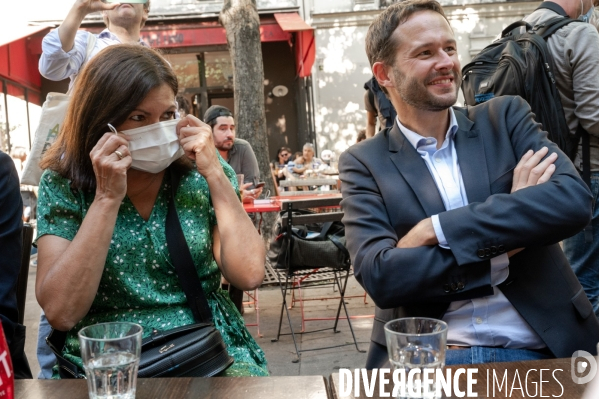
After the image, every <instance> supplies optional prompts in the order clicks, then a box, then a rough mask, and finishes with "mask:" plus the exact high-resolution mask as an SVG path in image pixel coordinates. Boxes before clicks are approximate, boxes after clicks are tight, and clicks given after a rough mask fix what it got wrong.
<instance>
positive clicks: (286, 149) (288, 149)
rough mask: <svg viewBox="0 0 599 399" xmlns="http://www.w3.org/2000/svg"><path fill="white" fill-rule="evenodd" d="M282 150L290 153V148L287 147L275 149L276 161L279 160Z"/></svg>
mask: <svg viewBox="0 0 599 399" xmlns="http://www.w3.org/2000/svg"><path fill="white" fill-rule="evenodd" d="M283 151H287V152H288V153H289V155H291V148H288V147H281V148H279V150H278V151H277V159H276V160H277V161H278V160H279V155H281V153H282V152H283Z"/></svg>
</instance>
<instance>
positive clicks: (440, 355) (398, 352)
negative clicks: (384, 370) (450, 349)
mask: <svg viewBox="0 0 599 399" xmlns="http://www.w3.org/2000/svg"><path fill="white" fill-rule="evenodd" d="M385 338H386V341H387V351H388V353H389V361H390V362H391V364H392V365H393V368H394V369H396V370H405V378H406V379H405V381H406V389H405V390H400V391H399V396H398V397H399V398H427V399H433V398H438V396H436V395H435V393H436V388H437V387H436V384H435V382H434V381H435V373H436V369H443V367H445V349H446V346H447V324H446V323H445V322H443V321H441V320H436V319H429V318H425V317H408V318H402V319H396V320H391V321H389V322H388V323H386V324H385ZM412 369H419V370H420V372H419V373H414V374H413V378H408V375H409V373H410V370H412ZM425 369H432V370H433V372H432V374H429V376H430V381H429V382H428V383H427V384H426V386H425V384H424V382H425V381H424V376H425Z"/></svg>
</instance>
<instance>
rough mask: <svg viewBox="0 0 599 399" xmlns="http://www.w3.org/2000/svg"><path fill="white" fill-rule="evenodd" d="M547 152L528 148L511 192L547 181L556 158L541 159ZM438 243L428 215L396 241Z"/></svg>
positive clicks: (403, 243)
mask: <svg viewBox="0 0 599 399" xmlns="http://www.w3.org/2000/svg"><path fill="white" fill-rule="evenodd" d="M548 152H549V149H548V148H547V147H543V148H541V149H540V150H539V151H537V152H534V151H533V150H529V151H528V152H527V153H526V154H524V156H523V157H522V159H520V162H518V165H517V166H516V168H515V169H514V177H513V181H512V190H511V193H514V192H516V191H518V190H521V189H523V188H526V187H529V186H534V185H537V184H542V183H545V182H547V181H549V179H550V178H551V175H553V172H555V164H554V162H555V160H556V159H557V154H556V153H552V154H551V155H549V156H548V157H546V158H545V159H543V157H545V156H546V155H547V153H548ZM438 243H439V241H438V240H437V235H436V234H435V230H434V228H433V223H432V221H431V218H430V217H429V218H426V219H424V220H422V221H421V222H419V223H418V224H417V225H416V226H414V227H413V228H412V229H411V230H410V231H409V232H408V233H407V234H406V235H405V236H403V237H402V238H401V239H400V240H399V241H398V242H397V248H415V247H421V246H424V245H437V244H438ZM522 249H523V248H518V249H514V250H512V251H509V252H508V256H513V255H515V254H517V253H518V252H520V251H522Z"/></svg>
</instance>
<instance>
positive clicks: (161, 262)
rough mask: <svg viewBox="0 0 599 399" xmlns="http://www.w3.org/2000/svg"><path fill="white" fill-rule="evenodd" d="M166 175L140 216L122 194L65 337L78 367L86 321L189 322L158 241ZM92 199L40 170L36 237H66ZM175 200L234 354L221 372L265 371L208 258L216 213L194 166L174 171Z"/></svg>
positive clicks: (164, 325) (162, 325)
mask: <svg viewBox="0 0 599 399" xmlns="http://www.w3.org/2000/svg"><path fill="white" fill-rule="evenodd" d="M221 164H222V166H223V169H224V170H225V174H226V175H227V177H228V178H229V180H230V181H231V183H232V184H233V186H234V187H235V189H236V191H238V187H237V179H236V176H235V172H234V171H233V169H231V167H230V166H229V165H227V164H226V163H225V162H224V161H223V160H222V159H221ZM168 176H169V174H168V173H165V178H164V180H163V181H162V186H161V189H160V191H159V193H158V196H157V198H156V202H155V204H154V208H153V210H152V213H151V215H150V217H149V219H148V220H147V221H145V220H144V219H143V218H142V217H141V216H140V215H139V213H138V212H137V210H136V209H135V207H134V206H133V204H132V202H131V201H130V200H129V198H128V197H125V198H124V199H123V202H122V204H121V207H120V209H119V213H118V216H117V220H116V225H115V228H114V233H113V236H112V240H111V243H110V248H109V250H108V256H107V257H106V264H105V266H104V272H103V274H102V279H101V281H100V286H99V287H98V292H97V294H96V298H95V299H94V302H93V304H92V307H91V309H90V311H89V312H88V314H87V315H86V316H85V317H84V318H83V319H82V320H81V321H80V322H79V323H78V324H77V325H76V326H75V327H73V329H71V331H70V332H69V333H68V336H67V341H66V349H65V352H64V354H65V358H67V359H69V360H70V361H73V362H74V363H76V364H78V365H79V366H82V362H81V358H80V350H79V341H78V338H77V332H78V331H79V330H80V329H81V328H83V327H85V326H88V325H90V324H95V323H103V322H108V321H128V322H134V323H139V324H140V325H141V326H142V327H143V329H144V335H143V336H144V338H145V337H147V336H148V335H149V334H150V331H152V329H154V328H156V329H159V330H169V329H172V328H176V327H180V326H184V325H188V324H193V323H194V322H195V321H194V319H193V315H192V313H191V310H190V309H189V307H188V306H187V305H186V302H187V300H186V298H185V293H184V292H183V290H182V288H181V286H180V284H179V281H178V278H177V275H176V272H175V268H174V266H173V265H172V263H171V260H170V255H169V252H168V249H167V248H166V246H165V243H166V236H165V229H164V226H165V221H166V213H167V210H168V202H169V201H170V200H171V195H170V187H169V178H168ZM93 199H94V193H86V192H82V191H80V190H71V188H70V183H69V180H67V179H65V178H64V177H62V176H60V175H58V174H57V173H55V172H53V171H46V172H44V174H43V176H42V179H41V182H40V186H39V200H38V209H39V211H38V225H37V228H38V239H39V237H41V236H44V235H46V234H50V235H55V236H58V237H62V238H65V239H67V240H70V241H72V240H73V238H74V237H75V235H76V234H77V231H78V230H79V227H80V226H81V223H82V222H83V219H84V218H85V215H86V214H87V211H88V209H89V207H90V205H91V203H92V201H93ZM175 201H176V202H177V203H176V208H177V214H178V216H179V220H180V222H181V227H182V229H183V234H184V235H185V239H186V240H187V244H188V246H189V249H190V252H191V254H192V258H193V260H194V263H195V265H196V269H197V272H198V275H199V277H200V280H201V282H202V288H203V289H204V293H205V294H206V297H207V299H208V303H209V305H210V308H211V310H212V315H213V317H214V323H215V326H216V328H217V329H218V330H219V331H220V333H221V334H222V337H223V340H224V342H225V344H226V345H227V350H228V352H229V354H230V355H231V356H232V357H233V358H234V359H235V363H234V364H233V365H232V366H231V367H229V368H228V369H227V370H225V371H224V372H223V373H222V374H221V376H226V377H231V376H267V375H268V369H267V363H266V358H265V356H264V352H263V351H262V349H260V347H259V346H258V344H257V343H256V342H255V341H254V339H253V338H252V336H251V335H250V333H249V332H248V330H247V328H246V327H245V324H244V321H243V318H242V317H241V315H240V314H239V312H238V311H237V309H236V308H235V306H234V305H233V303H232V302H231V300H230V299H229V296H228V293H226V292H225V291H223V290H221V289H220V271H219V269H218V266H217V264H216V262H215V260H214V257H213V255H212V234H211V231H212V228H213V227H214V226H215V225H216V216H215V212H214V208H213V207H212V203H211V198H210V192H209V190H208V184H207V182H206V180H205V179H204V178H203V177H202V176H201V175H200V174H199V173H198V172H197V171H196V170H195V169H194V170H192V171H189V172H187V173H186V174H185V175H183V176H182V178H181V182H180V184H179V188H178V190H177V194H176V196H175ZM240 244H241V243H240ZM54 375H55V376H57V372H55V373H54Z"/></svg>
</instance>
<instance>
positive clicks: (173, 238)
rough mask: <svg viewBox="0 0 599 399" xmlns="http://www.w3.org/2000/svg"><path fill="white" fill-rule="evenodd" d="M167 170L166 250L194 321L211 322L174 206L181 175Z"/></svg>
mask: <svg viewBox="0 0 599 399" xmlns="http://www.w3.org/2000/svg"><path fill="white" fill-rule="evenodd" d="M169 172H170V177H171V198H170V201H169V204H168V211H167V214H166V225H165V234H166V243H167V247H168V251H169V253H170V255H171V260H172V262H173V265H174V266H175V271H176V272H177V277H179V282H180V283H181V287H182V288H183V292H185V296H186V297H187V302H188V304H189V307H190V308H191V313H193V317H194V319H195V321H196V323H210V324H213V321H212V312H211V311H210V307H209V306H208V300H207V299H206V295H204V290H203V289H202V283H201V282H200V278H199V277H198V272H197V271H196V268H195V267H194V264H193V259H192V257H191V252H189V247H188V246H187V241H185V236H184V235H183V230H182V229H181V223H179V217H178V216H177V209H176V207H175V194H176V192H177V188H178V187H179V181H180V180H181V175H180V174H178V173H175V171H173V170H172V168H169Z"/></svg>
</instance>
